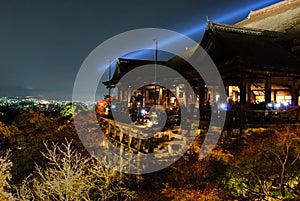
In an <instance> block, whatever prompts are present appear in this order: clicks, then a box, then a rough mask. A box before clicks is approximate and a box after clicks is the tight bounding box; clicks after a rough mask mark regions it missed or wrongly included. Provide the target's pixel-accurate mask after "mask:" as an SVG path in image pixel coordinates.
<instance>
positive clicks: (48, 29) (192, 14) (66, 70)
mask: <svg viewBox="0 0 300 201" xmlns="http://www.w3.org/2000/svg"><path fill="white" fill-rule="evenodd" d="M276 2H279V1H278V0H277V1H276V0H242V1H241V0H226V1H224V0H187V1H183V0H181V1H180V0H176V1H163V0H152V1H146V0H128V1H124V0H123V1H121V0H119V1H116V0H110V1H100V0H98V1H96V0H95V1H94V0H90V1H84V0H65V1H62V0H48V1H46V0H26V1H18V0H1V1H0V69H1V71H0V72H1V74H0V75H1V79H0V97H2V96H24V95H34V96H42V97H45V98H54V99H71V95H72V89H73V84H74V81H75V77H76V74H77V72H78V70H79V68H80V66H81V64H82V62H83V61H84V59H85V58H86V57H87V56H88V54H89V53H90V52H91V51H92V50H93V49H94V48H96V47H97V46H98V45H99V44H101V43H102V42H104V41H105V40H107V39H109V38H111V37H113V36H115V35H117V34H120V33H122V32H125V31H129V30H132V29H138V28H150V27H151V28H165V29H170V30H174V31H177V32H180V33H183V34H185V35H187V36H189V37H190V38H192V39H194V40H195V41H201V38H202V35H203V31H204V27H205V22H206V16H208V17H209V19H210V20H212V21H215V22H219V23H226V24H234V23H236V22H238V21H241V20H242V19H244V18H246V17H247V15H248V13H249V12H250V11H251V10H256V9H259V8H261V7H265V6H267V5H270V4H273V3H276Z"/></svg>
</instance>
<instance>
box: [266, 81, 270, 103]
mask: <svg viewBox="0 0 300 201" xmlns="http://www.w3.org/2000/svg"><path fill="white" fill-rule="evenodd" d="M265 103H266V104H268V103H271V77H270V75H267V76H266V80H265Z"/></svg>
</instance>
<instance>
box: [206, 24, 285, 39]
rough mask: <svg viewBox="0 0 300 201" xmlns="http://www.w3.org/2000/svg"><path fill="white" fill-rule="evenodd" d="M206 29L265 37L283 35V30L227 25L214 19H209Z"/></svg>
mask: <svg viewBox="0 0 300 201" xmlns="http://www.w3.org/2000/svg"><path fill="white" fill-rule="evenodd" d="M206 29H207V30H208V29H211V30H213V31H215V30H221V31H227V32H235V33H243V34H248V35H256V36H265V37H272V38H278V37H281V36H283V34H284V33H283V32H278V31H270V30H265V29H258V28H249V27H242V26H236V25H227V24H220V23H216V22H212V21H209V20H208V21H207V26H206Z"/></svg>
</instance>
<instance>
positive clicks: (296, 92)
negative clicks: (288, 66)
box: [291, 79, 299, 106]
mask: <svg viewBox="0 0 300 201" xmlns="http://www.w3.org/2000/svg"><path fill="white" fill-rule="evenodd" d="M296 83H297V81H296V79H293V83H292V86H291V94H292V103H291V104H292V105H293V106H298V96H299V89H298V86H297V85H296Z"/></svg>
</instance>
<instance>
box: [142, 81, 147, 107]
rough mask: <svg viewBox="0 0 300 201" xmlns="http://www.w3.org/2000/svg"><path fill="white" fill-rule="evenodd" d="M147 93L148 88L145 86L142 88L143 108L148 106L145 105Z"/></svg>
mask: <svg viewBox="0 0 300 201" xmlns="http://www.w3.org/2000/svg"><path fill="white" fill-rule="evenodd" d="M145 91H146V87H145V86H143V87H142V107H145V106H146V103H145V96H146V94H145Z"/></svg>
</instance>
